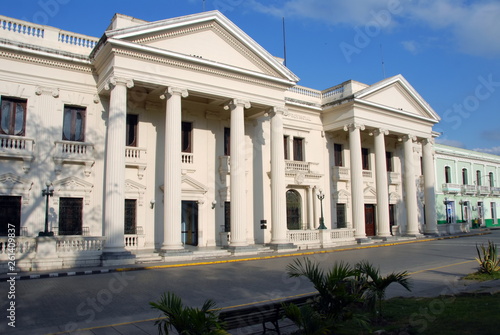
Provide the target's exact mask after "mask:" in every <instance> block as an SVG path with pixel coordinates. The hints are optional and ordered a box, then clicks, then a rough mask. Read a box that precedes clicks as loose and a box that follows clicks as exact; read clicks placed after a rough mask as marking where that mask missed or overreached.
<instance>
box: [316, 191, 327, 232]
mask: <svg viewBox="0 0 500 335" xmlns="http://www.w3.org/2000/svg"><path fill="white" fill-rule="evenodd" d="M324 198H325V194H324V193H323V191H322V190H321V189H320V190H319V193H318V199H319V203H320V207H321V216H320V218H319V227H318V229H326V226H325V218H324V217H323V199H324Z"/></svg>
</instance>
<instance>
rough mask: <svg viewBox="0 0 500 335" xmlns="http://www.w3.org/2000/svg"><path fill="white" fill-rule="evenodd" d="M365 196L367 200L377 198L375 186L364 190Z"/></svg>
mask: <svg viewBox="0 0 500 335" xmlns="http://www.w3.org/2000/svg"><path fill="white" fill-rule="evenodd" d="M363 194H364V196H365V198H368V199H371V198H375V197H376V196H377V191H376V190H375V188H374V187H373V186H367V187H365V189H364V190H363Z"/></svg>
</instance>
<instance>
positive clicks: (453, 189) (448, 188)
mask: <svg viewBox="0 0 500 335" xmlns="http://www.w3.org/2000/svg"><path fill="white" fill-rule="evenodd" d="M442 189H443V193H448V194H457V193H460V192H461V191H462V187H461V185H458V184H450V183H446V184H443V186H442Z"/></svg>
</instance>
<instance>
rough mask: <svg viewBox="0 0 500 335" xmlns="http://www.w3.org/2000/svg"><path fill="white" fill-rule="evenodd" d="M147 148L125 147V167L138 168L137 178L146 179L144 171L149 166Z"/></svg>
mask: <svg viewBox="0 0 500 335" xmlns="http://www.w3.org/2000/svg"><path fill="white" fill-rule="evenodd" d="M146 155H147V150H146V148H138V147H125V166H128V167H135V168H137V170H138V171H137V177H138V178H139V179H142V178H143V177H144V170H146V166H147V156H146Z"/></svg>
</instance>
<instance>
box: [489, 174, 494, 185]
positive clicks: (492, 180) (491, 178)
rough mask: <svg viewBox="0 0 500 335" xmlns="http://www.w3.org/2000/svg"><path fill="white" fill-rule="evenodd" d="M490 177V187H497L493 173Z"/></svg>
mask: <svg viewBox="0 0 500 335" xmlns="http://www.w3.org/2000/svg"><path fill="white" fill-rule="evenodd" d="M488 176H489V178H490V187H495V179H494V178H493V172H490V173H489V175H488Z"/></svg>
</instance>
